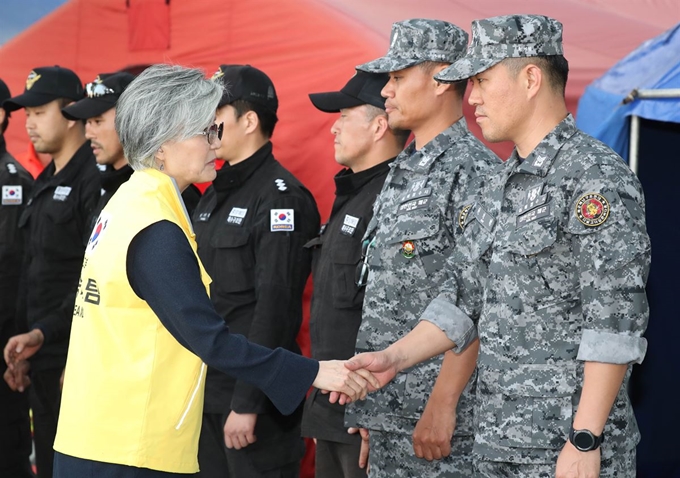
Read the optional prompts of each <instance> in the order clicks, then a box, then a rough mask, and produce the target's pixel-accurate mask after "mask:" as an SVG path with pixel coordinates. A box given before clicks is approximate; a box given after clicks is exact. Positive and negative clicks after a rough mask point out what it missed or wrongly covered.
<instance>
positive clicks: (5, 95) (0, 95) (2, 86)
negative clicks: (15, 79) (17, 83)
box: [0, 79, 12, 114]
mask: <svg viewBox="0 0 680 478" xmlns="http://www.w3.org/2000/svg"><path fill="white" fill-rule="evenodd" d="M11 97H12V95H11V94H10V92H9V88H8V87H7V84H6V83H5V82H4V81H2V79H0V106H3V103H4V102H5V100H8V99H10V98H11ZM7 113H8V114H9V112H7Z"/></svg>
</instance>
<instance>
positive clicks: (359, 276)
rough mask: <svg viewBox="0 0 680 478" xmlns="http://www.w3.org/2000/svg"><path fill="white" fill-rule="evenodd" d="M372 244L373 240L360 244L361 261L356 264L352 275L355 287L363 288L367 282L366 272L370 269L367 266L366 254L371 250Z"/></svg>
mask: <svg viewBox="0 0 680 478" xmlns="http://www.w3.org/2000/svg"><path fill="white" fill-rule="evenodd" d="M373 242H374V241H373V239H366V240H365V241H364V242H362V243H361V259H360V260H359V263H358V264H357V268H356V271H355V274H354V283H355V284H356V285H357V287H364V286H365V285H366V283H367V282H368V271H369V269H370V267H369V265H368V252H369V251H370V250H371V246H372V245H373Z"/></svg>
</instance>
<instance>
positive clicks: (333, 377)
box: [312, 360, 380, 403]
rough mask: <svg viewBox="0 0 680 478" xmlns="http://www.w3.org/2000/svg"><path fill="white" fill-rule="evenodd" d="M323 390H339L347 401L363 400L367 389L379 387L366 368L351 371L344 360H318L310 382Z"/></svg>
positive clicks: (378, 383) (376, 380)
mask: <svg viewBox="0 0 680 478" xmlns="http://www.w3.org/2000/svg"><path fill="white" fill-rule="evenodd" d="M312 385H313V386H314V387H316V388H318V389H319V390H322V391H325V392H339V393H341V394H344V395H346V396H347V398H348V400H346V401H345V403H348V402H349V401H355V400H363V399H364V398H366V395H367V394H368V392H369V391H372V390H376V389H378V388H380V382H379V381H378V379H376V378H375V377H374V376H373V374H372V373H371V372H369V371H367V370H356V371H352V370H349V369H348V368H347V367H345V361H344V360H327V361H321V362H319V373H317V375H316V379H315V380H314V383H313V384H312Z"/></svg>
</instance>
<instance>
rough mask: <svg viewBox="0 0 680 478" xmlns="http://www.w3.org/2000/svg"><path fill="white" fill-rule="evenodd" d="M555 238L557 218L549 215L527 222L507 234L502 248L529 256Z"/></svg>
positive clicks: (549, 243) (551, 242)
mask: <svg viewBox="0 0 680 478" xmlns="http://www.w3.org/2000/svg"><path fill="white" fill-rule="evenodd" d="M556 240H557V218H555V217H553V216H550V217H545V218H541V219H538V220H536V221H532V222H529V223H527V224H525V225H523V226H520V227H519V228H517V229H515V230H514V231H513V232H512V233H510V234H509V235H508V236H507V239H506V241H507V242H506V244H505V246H504V247H503V248H504V249H506V250H508V251H510V252H514V253H517V254H522V255H525V256H530V255H533V254H538V253H539V252H541V251H544V250H545V249H547V248H549V247H550V246H552V245H553V244H554V243H555V241H556Z"/></svg>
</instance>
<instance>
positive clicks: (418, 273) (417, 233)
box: [381, 210, 451, 290]
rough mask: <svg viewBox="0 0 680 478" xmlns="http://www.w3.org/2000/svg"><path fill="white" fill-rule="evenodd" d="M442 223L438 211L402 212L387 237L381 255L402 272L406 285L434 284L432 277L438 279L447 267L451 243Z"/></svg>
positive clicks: (386, 263) (425, 285) (423, 286)
mask: <svg viewBox="0 0 680 478" xmlns="http://www.w3.org/2000/svg"><path fill="white" fill-rule="evenodd" d="M442 222H443V218H442V215H441V213H440V211H439V210H416V211H411V212H409V213H405V214H401V215H399V216H398V219H397V222H396V224H395V225H394V227H393V228H392V230H391V231H389V232H388V234H387V236H386V238H385V245H386V247H385V251H383V253H382V254H381V258H382V260H383V261H385V264H384V267H393V268H394V269H395V270H396V271H398V273H400V274H401V273H403V274H404V275H403V276H401V277H400V278H401V279H402V280H403V281H404V284H405V285H407V286H416V285H418V286H420V287H422V288H427V287H428V286H432V285H435V283H434V282H433V280H434V281H435V282H436V280H437V279H438V276H439V275H440V273H441V272H442V271H443V270H444V269H445V267H446V257H447V256H448V254H449V252H450V246H451V241H450V239H449V237H448V234H447V233H446V232H445V231H446V229H445V228H444V225H443V224H442ZM411 248H412V251H411ZM417 283H419V284H417ZM421 290H422V289H421Z"/></svg>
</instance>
